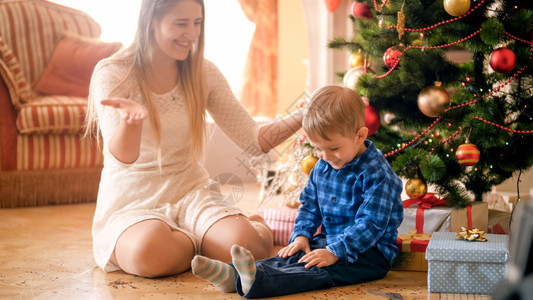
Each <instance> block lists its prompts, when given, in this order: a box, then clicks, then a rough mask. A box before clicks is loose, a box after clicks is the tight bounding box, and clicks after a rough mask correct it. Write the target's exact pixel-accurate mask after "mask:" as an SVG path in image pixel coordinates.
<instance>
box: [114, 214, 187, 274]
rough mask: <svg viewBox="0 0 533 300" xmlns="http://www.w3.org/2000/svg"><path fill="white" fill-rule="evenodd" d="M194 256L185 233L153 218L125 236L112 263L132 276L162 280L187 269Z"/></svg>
mask: <svg viewBox="0 0 533 300" xmlns="http://www.w3.org/2000/svg"><path fill="white" fill-rule="evenodd" d="M193 257H194V245H193V243H192V241H191V240H190V238H189V237H188V236H187V235H186V234H184V233H183V232H180V231H174V230H172V229H171V228H170V227H169V226H168V225H167V224H166V223H165V222H163V221H161V220H157V219H150V220H145V221H142V222H139V223H136V224H134V225H132V226H130V227H129V228H128V229H126V230H125V231H124V232H123V233H122V235H121V236H120V237H119V239H118V241H117V244H116V246H115V251H114V253H113V256H112V257H111V262H112V263H113V264H115V265H117V266H119V267H120V268H121V269H122V270H123V271H124V272H127V273H130V274H134V275H138V276H144V277H160V276H166V275H172V274H178V273H181V272H183V271H186V270H188V269H189V268H190V266H191V260H192V258H193Z"/></svg>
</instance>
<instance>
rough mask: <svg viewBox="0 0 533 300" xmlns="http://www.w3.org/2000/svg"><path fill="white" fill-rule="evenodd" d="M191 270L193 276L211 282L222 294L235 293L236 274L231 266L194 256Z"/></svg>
mask: <svg viewBox="0 0 533 300" xmlns="http://www.w3.org/2000/svg"><path fill="white" fill-rule="evenodd" d="M191 268H192V273H193V274H194V275H196V276H198V277H200V278H202V279H204V280H207V281H209V282H211V283H212V284H213V285H215V286H216V287H217V288H219V289H220V290H221V291H223V292H224V293H231V292H235V281H236V279H237V273H235V269H234V268H233V267H232V266H231V265H229V264H227V263H225V262H222V261H219V260H214V259H210V258H207V257H205V256H201V255H196V256H195V257H194V259H193V260H192V262H191Z"/></svg>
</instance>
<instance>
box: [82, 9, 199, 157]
mask: <svg viewBox="0 0 533 300" xmlns="http://www.w3.org/2000/svg"><path fill="white" fill-rule="evenodd" d="M179 1H181V0H143V1H142V3H141V9H140V13H139V22H138V24H137V32H136V34H135V38H134V40H133V42H132V44H131V45H130V46H129V47H128V48H126V49H124V50H121V51H119V52H118V53H116V54H115V55H113V56H112V57H111V58H109V59H108V60H106V62H105V63H103V64H100V65H99V67H101V66H103V65H106V64H113V63H128V64H130V65H131V69H130V72H129V73H128V75H127V76H126V77H125V78H124V79H123V80H122V81H121V82H120V84H118V85H117V87H115V88H114V89H113V90H112V91H111V92H110V94H109V95H108V97H120V96H122V97H124V95H118V94H116V93H117V92H116V91H117V90H118V89H119V86H120V85H121V84H123V83H124V82H126V81H129V80H135V81H136V82H138V84H139V89H140V92H141V94H142V96H143V98H144V99H145V101H146V105H147V107H148V113H149V115H150V122H151V125H152V128H153V129H154V134H155V137H156V140H157V152H158V156H159V159H160V157H161V149H160V146H161V123H160V119H159V114H158V112H157V108H156V107H155V104H154V103H153V101H152V97H151V96H150V92H149V90H148V87H147V83H146V70H147V69H148V66H150V64H151V63H152V54H153V45H154V43H155V39H154V34H153V29H152V26H153V25H152V24H153V23H154V21H155V20H161V19H162V18H163V16H164V15H165V14H166V13H167V12H169V11H170V10H171V9H172V8H173V7H174V5H176V4H177V3H178V2H179ZM194 1H196V2H198V3H199V4H200V5H201V6H202V16H203V18H202V24H201V30H200V35H199V36H198V39H197V40H196V42H195V46H194V47H193V49H191V51H190V53H189V55H188V56H187V58H186V59H185V60H182V61H176V64H177V65H178V72H179V75H178V78H179V81H178V85H179V88H180V91H181V93H182V95H183V97H184V99H185V103H186V104H187V113H188V116H189V127H190V128H189V130H190V136H191V139H192V143H191V144H192V151H191V159H194V160H197V159H199V157H200V156H201V154H202V152H203V147H204V137H205V132H206V124H205V123H206V122H205V118H206V106H207V100H206V88H205V84H206V83H205V79H204V74H203V73H204V72H203V60H204V44H205V34H204V32H205V31H204V28H205V26H204V25H205V21H204V19H205V8H204V3H203V1H202V0H194ZM95 71H96V70H95ZM92 88H94V87H91V89H92ZM91 94H92V93H91V92H90V93H89V103H88V106H87V113H86V118H85V136H93V137H96V138H97V140H98V141H99V140H100V137H101V136H100V134H101V133H100V128H99V124H98V117H97V114H96V105H95V103H94V101H95V99H94V97H92V95H91Z"/></svg>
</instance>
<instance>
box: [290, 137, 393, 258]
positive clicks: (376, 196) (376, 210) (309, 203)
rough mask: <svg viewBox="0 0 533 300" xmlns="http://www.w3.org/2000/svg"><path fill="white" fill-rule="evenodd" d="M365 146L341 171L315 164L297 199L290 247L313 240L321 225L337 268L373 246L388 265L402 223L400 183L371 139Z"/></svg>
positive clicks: (325, 163)
mask: <svg viewBox="0 0 533 300" xmlns="http://www.w3.org/2000/svg"><path fill="white" fill-rule="evenodd" d="M364 143H365V145H366V147H367V150H366V151H365V152H364V153H363V154H361V155H359V156H358V157H356V158H354V159H353V160H352V161H351V162H349V163H347V164H346V165H344V167H343V168H342V169H340V170H335V169H334V168H332V167H331V166H330V165H329V164H328V163H327V162H325V161H323V160H322V159H320V160H319V161H318V162H317V163H316V165H315V167H314V168H313V170H312V171H311V174H310V176H309V181H308V183H307V186H306V187H305V188H304V190H303V191H302V194H301V195H300V202H301V203H302V206H301V207H300V211H299V213H298V217H297V218H296V223H295V226H294V231H293V233H292V235H291V242H292V241H293V240H294V238H296V237H297V236H299V235H303V236H306V237H307V238H309V240H311V239H312V237H313V234H314V233H315V232H316V231H317V229H318V227H319V226H320V225H321V224H322V232H323V233H325V234H326V237H327V244H328V246H327V249H328V250H329V251H331V252H332V253H333V254H335V256H337V257H338V258H339V262H340V263H344V264H345V263H353V262H355V261H357V258H358V255H359V253H362V252H365V251H366V250H368V249H370V248H371V247H372V246H377V248H378V249H379V250H380V251H381V253H382V254H383V256H384V257H385V258H386V259H387V260H388V261H389V263H390V264H391V265H392V263H393V262H394V259H395V258H396V255H397V254H398V248H397V247H396V238H397V235H398V231H397V228H398V227H399V226H400V223H401V222H402V220H403V206H402V199H401V192H402V189H403V184H402V182H401V180H400V178H398V176H397V175H396V173H394V171H393V170H392V168H391V167H390V165H389V163H388V162H387V160H386V159H385V157H384V156H383V155H382V154H381V151H379V150H378V149H377V148H376V147H375V146H374V144H373V143H372V142H371V141H369V140H366V141H365V142H364Z"/></svg>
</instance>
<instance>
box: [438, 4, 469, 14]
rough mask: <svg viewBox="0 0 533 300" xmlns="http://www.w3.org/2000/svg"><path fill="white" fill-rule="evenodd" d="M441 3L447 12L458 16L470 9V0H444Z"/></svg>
mask: <svg viewBox="0 0 533 300" xmlns="http://www.w3.org/2000/svg"><path fill="white" fill-rule="evenodd" d="M443 5H444V10H446V12H447V13H448V14H450V15H451V16H454V17H459V16H462V15H464V14H465V13H466V12H467V11H468V10H469V9H470V0H444V2H443Z"/></svg>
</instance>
